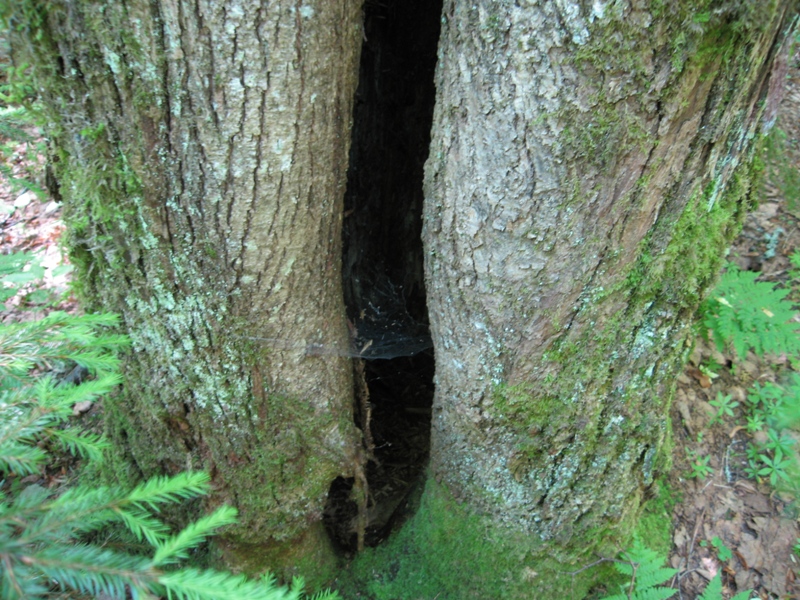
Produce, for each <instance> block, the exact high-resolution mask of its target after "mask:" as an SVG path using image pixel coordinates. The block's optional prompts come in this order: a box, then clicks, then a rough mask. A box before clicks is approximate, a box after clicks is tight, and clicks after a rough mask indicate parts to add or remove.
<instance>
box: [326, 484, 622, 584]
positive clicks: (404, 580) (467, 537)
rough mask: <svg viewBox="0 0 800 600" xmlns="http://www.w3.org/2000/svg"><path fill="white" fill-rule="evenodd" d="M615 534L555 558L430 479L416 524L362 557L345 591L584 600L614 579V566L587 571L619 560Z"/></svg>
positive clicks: (597, 536) (345, 577)
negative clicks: (600, 557) (599, 558)
mask: <svg viewBox="0 0 800 600" xmlns="http://www.w3.org/2000/svg"><path fill="white" fill-rule="evenodd" d="M609 533H612V532H610V531H608V530H607V531H602V532H601V531H593V532H592V533H590V534H589V535H588V536H586V537H585V538H583V539H574V540H572V541H571V542H570V545H569V548H565V549H564V550H563V551H560V552H556V553H552V546H551V545H549V546H547V550H546V551H544V553H543V548H544V546H543V545H542V544H541V543H537V541H536V539H535V538H534V537H531V536H529V535H524V534H521V533H520V532H519V531H518V530H516V529H510V528H507V527H503V526H500V525H497V524H496V523H495V522H493V521H492V520H491V519H490V518H488V517H484V516H481V515H478V514H475V513H472V512H470V510H469V509H468V508H467V507H466V505H464V504H460V503H458V502H457V501H456V500H455V499H453V497H452V496H451V495H450V494H449V493H448V491H447V490H446V489H445V488H444V487H443V486H441V485H439V484H437V483H436V482H435V481H431V480H429V481H428V483H427V485H426V488H425V491H424V493H423V496H422V500H421V505H420V507H419V509H418V510H417V512H416V514H415V515H414V517H413V518H412V519H411V521H409V522H408V523H407V524H406V526H405V527H404V528H403V529H402V530H401V531H400V532H398V533H396V534H394V535H393V536H392V537H391V538H390V539H389V540H388V541H387V542H385V543H384V544H382V545H381V546H379V547H378V548H374V549H369V550H367V551H365V552H364V553H363V554H361V555H359V556H358V557H357V558H356V559H355V561H354V562H353V563H352V564H351V565H350V566H349V568H348V569H347V570H346V571H345V572H344V573H343V574H342V575H341V576H340V577H339V580H338V587H339V588H340V590H341V591H342V593H343V594H344V596H345V597H352V598H356V597H362V598H363V597H365V595H366V596H367V597H369V598H372V599H374V600H405V599H408V600H411V599H414V600H416V599H418V598H426V599H430V598H437V600H467V599H470V598H476V599H480V600H491V599H494V598H497V599H501V598H502V599H503V600H509V599H513V598H525V599H528V598H558V599H559V600H569V599H580V598H583V597H584V596H585V594H586V591H587V590H588V589H589V588H591V587H592V585H594V584H596V583H597V582H600V581H604V580H606V579H607V578H608V577H609V573H610V569H609V568H608V566H607V565H606V566H600V567H596V568H589V569H583V568H584V567H586V566H588V565H589V564H590V563H593V562H595V560H596V554H595V552H600V553H602V554H604V555H607V556H609V557H612V556H613V555H615V554H616V551H615V549H614V548H615V541H617V542H618V541H619V540H618V539H617V540H615V538H614V536H613V535H611V536H609V535H608V534H609ZM600 540H606V541H605V542H603V543H602V544H601V542H600ZM609 540H611V541H609ZM565 557H569V558H565ZM582 569H583V570H582Z"/></svg>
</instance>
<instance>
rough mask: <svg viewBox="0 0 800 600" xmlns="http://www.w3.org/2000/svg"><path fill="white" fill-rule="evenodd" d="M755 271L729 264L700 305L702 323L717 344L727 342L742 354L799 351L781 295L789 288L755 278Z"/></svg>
mask: <svg viewBox="0 0 800 600" xmlns="http://www.w3.org/2000/svg"><path fill="white" fill-rule="evenodd" d="M758 276H759V274H758V273H753V272H750V271H742V270H740V269H739V268H738V267H736V265H734V264H732V263H731V264H729V265H728V270H727V271H726V272H725V273H724V274H723V275H722V279H721V280H720V282H719V284H718V285H717V287H716V288H715V289H714V291H713V292H712V294H711V296H710V297H709V298H708V300H706V302H705V303H704V304H703V307H702V309H701V314H702V315H703V325H704V326H705V327H706V329H707V330H708V331H709V332H711V334H712V336H713V339H714V342H715V343H716V345H717V348H718V349H720V350H723V349H724V348H725V346H726V345H727V344H730V345H731V346H733V348H734V350H735V351H736V354H737V355H738V356H739V357H740V358H743V357H744V356H745V355H746V354H747V351H748V350H752V351H753V352H754V353H755V354H757V355H758V356H762V355H764V354H765V353H770V354H782V353H786V354H797V353H798V352H800V335H798V330H799V329H800V325H798V324H797V323H795V322H792V319H793V317H794V316H795V312H796V311H795V310H794V307H793V306H792V304H791V303H790V302H788V301H787V300H786V299H785V298H786V296H787V295H788V294H789V290H785V289H776V288H775V286H773V285H772V284H770V283H765V282H760V281H756V278H757V277H758Z"/></svg>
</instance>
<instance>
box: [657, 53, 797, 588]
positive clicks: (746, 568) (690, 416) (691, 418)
mask: <svg viewBox="0 0 800 600" xmlns="http://www.w3.org/2000/svg"><path fill="white" fill-rule="evenodd" d="M776 128H777V131H774V132H773V135H772V139H773V142H774V144H775V145H774V146H773V150H772V152H770V153H768V156H766V157H765V160H766V161H767V171H768V177H767V182H766V184H765V186H764V190H763V196H762V199H761V201H760V204H759V206H758V208H757V209H756V210H755V211H754V212H752V213H751V214H749V215H748V216H747V219H746V222H745V225H744V228H743V230H742V232H741V234H740V236H739V237H738V238H737V240H736V241H735V243H734V244H733V246H732V248H731V252H730V255H729V257H728V258H729V260H731V261H732V262H734V263H736V264H737V265H738V267H739V268H741V269H742V270H746V271H756V272H760V273H761V275H760V277H759V281H767V282H771V283H775V284H776V285H778V286H780V287H785V288H793V287H794V292H795V293H796V292H797V289H796V288H797V286H798V284H800V282H798V281H794V282H793V281H791V278H790V273H791V270H792V266H791V264H790V259H789V257H790V256H791V255H792V254H793V253H794V252H798V251H800V227H799V225H800V187H799V186H798V183H799V182H800V54H799V55H797V56H796V57H795V60H794V61H793V64H792V65H790V71H789V76H788V79H787V88H786V92H785V96H784V99H783V102H782V104H781V108H780V113H779V117H778V122H777V124H776ZM782 134H783V135H782ZM776 146H777V147H776ZM794 299H795V300H796V299H797V298H796V297H795V298H794ZM796 319H797V320H800V319H798V318H797V317H796ZM794 366H795V367H796V366H797V365H796V364H795V365H794ZM790 372H791V365H790V364H789V361H788V360H787V357H786V356H780V357H765V358H758V357H756V356H755V355H753V353H752V352H750V353H748V355H747V356H746V357H745V358H744V359H739V358H738V357H737V356H736V355H735V353H734V352H733V351H729V352H719V351H718V349H717V348H716V346H715V344H714V343H713V342H708V341H706V340H704V339H702V338H698V339H697V340H696V345H695V349H694V353H693V355H692V358H691V360H690V362H689V364H688V365H687V367H686V370H685V372H684V374H683V375H681V377H680V379H679V382H678V391H677V394H676V397H675V401H674V402H673V408H672V415H671V416H672V426H673V436H674V442H675V451H674V467H673V470H672V473H671V475H670V478H669V485H668V486H667V488H668V489H667V490H666V492H665V493H668V494H671V496H672V500H673V502H674V503H675V505H674V508H673V511H672V525H673V536H672V550H671V552H670V557H669V562H670V564H671V566H672V567H674V568H676V569H679V570H680V574H679V575H678V576H677V577H676V580H675V581H674V582H673V584H674V585H675V586H676V587H678V588H679V589H680V598H682V599H691V598H696V597H697V596H699V595H700V593H701V592H702V590H703V589H704V588H705V586H706V585H707V583H708V580H709V579H710V578H711V577H712V576H713V575H714V574H715V573H716V572H717V571H719V570H722V572H723V582H724V584H725V589H726V591H727V592H730V593H732V592H733V591H734V590H739V591H742V590H747V589H751V590H754V592H755V594H754V597H755V595H756V594H757V595H758V597H760V598H762V599H765V600H766V599H767V598H781V599H783V598H800V580H798V576H800V552H799V551H800V545H798V536H800V528H799V527H798V510H799V509H800V507H798V506H797V505H796V504H795V503H792V502H790V500H791V498H790V497H788V495H786V494H785V493H781V492H779V491H776V490H775V488H773V487H772V486H771V484H770V482H769V481H768V477H761V478H755V479H754V478H752V477H748V475H747V473H746V469H747V467H748V462H749V460H748V457H747V447H748V444H751V443H752V442H754V441H756V442H760V443H762V444H763V443H764V442H765V441H767V440H765V439H759V438H764V436H766V435H767V434H766V433H765V432H764V431H759V432H754V433H750V432H748V429H747V427H746V416H745V415H746V412H747V410H748V407H750V406H751V403H750V402H748V396H752V395H753V391H754V390H755V389H758V388H757V387H754V386H764V385H766V384H768V383H776V384H778V385H780V384H781V383H785V381H786V379H787V377H788V376H789V375H790ZM712 374H716V377H713V375H712ZM710 375H712V376H710ZM728 395H730V403H731V407H732V413H733V414H732V415H725V416H723V417H722V419H719V418H716V415H717V413H718V412H719V411H718V408H717V407H715V406H712V404H711V402H712V401H717V399H718V398H720V397H723V398H724V397H727V396H728ZM733 402H737V403H738V406H735V407H734V406H733V404H732V403H733ZM792 437H793V438H794V439H795V441H797V439H799V438H798V436H797V435H793V436H792ZM706 465H707V467H708V468H709V469H705V466H706ZM704 471H706V472H707V475H706V476H705V477H700V476H699V475H700V474H701V473H702V472H704ZM693 475H694V476H693ZM779 487H780V486H779ZM726 597H729V596H728V595H727V594H726Z"/></svg>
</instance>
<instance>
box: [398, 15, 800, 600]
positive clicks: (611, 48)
mask: <svg viewBox="0 0 800 600" xmlns="http://www.w3.org/2000/svg"><path fill="white" fill-rule="evenodd" d="M794 7H795V5H794V3H793V2H789V1H774V2H769V3H761V4H758V5H756V4H755V3H740V2H721V3H713V4H709V6H698V5H697V3H695V2H683V3H658V4H657V3H652V2H621V3H610V2H609V3H606V2H594V3H585V2H577V1H568V0H564V1H558V2H511V1H507V2H497V1H489V0H484V1H482V0H478V1H476V2H459V1H455V0H450V1H446V2H445V6H444V14H443V25H442V35H441V38H440V50H439V64H438V67H437V75H436V85H437V104H436V109H435V113H434V125H433V139H432V143H431V149H430V155H429V159H428V163H427V165H426V181H425V194H426V199H425V210H424V219H425V221H424V223H425V224H424V230H423V242H424V244H425V248H426V265H425V266H426V278H427V293H428V306H429V310H430V320H431V329H432V335H433V339H434V344H435V351H436V396H435V400H434V414H433V431H432V448H431V467H430V474H431V477H432V481H430V482H429V484H428V487H427V488H426V491H425V494H424V496H423V499H422V510H421V511H420V512H419V513H418V514H417V516H416V518H415V521H414V522H413V523H412V525H411V527H412V530H413V529H414V528H415V531H416V533H415V534H410V533H408V532H406V533H405V534H404V535H403V537H402V539H403V540H405V541H404V542H403V544H405V546H404V547H405V548H406V549H407V548H409V547H413V546H415V545H416V547H417V548H420V549H423V548H424V550H425V559H424V561H426V563H427V568H429V569H430V573H431V575H430V577H431V578H434V579H436V580H437V581H438V582H439V584H440V587H439V589H442V590H445V591H443V592H442V593H443V594H444V595H443V596H441V597H445V595H446V594H447V593H450V594H452V597H454V598H455V597H457V598H466V597H480V598H488V597H503V598H509V597H519V598H529V597H532V595H533V596H535V597H542V598H545V597H551V598H552V597H557V598H566V597H576V598H580V597H582V593H583V591H585V589H586V586H587V585H588V584H589V577H588V575H590V574H591V573H592V571H585V572H583V574H581V575H580V576H576V577H573V576H571V575H568V574H567V572H570V571H577V570H578V569H579V568H580V567H583V566H585V565H587V564H589V563H591V562H593V561H594V560H595V558H596V554H595V553H596V552H605V553H606V555H608V556H611V555H613V554H615V553H616V550H617V549H618V548H619V546H615V545H614V544H613V542H614V541H618V542H619V541H621V543H623V544H624V543H626V538H627V536H628V535H629V534H630V531H631V528H632V526H633V524H634V522H635V519H636V516H637V515H638V513H639V509H640V506H641V504H642V500H643V497H644V495H645V493H646V491H647V490H648V488H649V487H650V486H652V484H653V482H654V479H655V478H656V477H657V476H658V474H659V472H663V471H664V469H665V468H666V467H667V464H668V460H669V456H668V454H669V453H668V451H667V452H665V451H664V450H665V444H666V442H667V441H668V437H669V431H668V424H667V409H668V407H669V403H670V400H671V396H672V393H673V388H674V384H673V382H674V380H675V376H676V373H677V370H678V369H679V368H680V365H681V364H682V361H683V359H684V358H685V356H686V354H687V351H688V345H687V343H688V339H689V333H690V332H691V325H692V318H693V315H694V312H695V310H696V308H697V305H698V303H699V301H700V300H701V299H702V297H703V294H704V293H705V291H706V290H707V288H708V287H709V285H710V284H711V283H712V282H713V280H714V277H715V275H716V273H717V272H718V271H719V269H720V267H721V265H722V257H723V254H724V251H725V249H726V247H727V246H728V244H729V242H730V240H731V238H732V237H733V235H734V234H735V233H736V231H737V229H738V227H739V223H740V221H741V218H742V216H743V215H744V213H745V212H746V210H747V209H748V207H749V206H750V203H751V194H752V191H753V183H752V182H753V174H754V170H755V169H754V166H753V164H752V157H753V149H754V142H755V141H756V140H757V139H758V138H759V136H760V135H761V133H762V115H763V113H764V111H765V110H766V109H770V107H773V106H774V104H776V102H775V98H774V96H770V91H771V90H772V91H773V92H774V90H775V89H776V88H777V87H779V86H780V79H781V77H782V76H783V74H782V73H781V72H780V71H779V70H778V71H775V70H773V67H772V65H773V62H774V59H775V57H776V55H778V53H779V52H781V48H782V44H783V42H784V41H785V37H786V32H787V28H788V26H789V23H790V22H791V20H792V17H793V15H792V14H791V11H792V10H794ZM776 82H777V85H776ZM667 447H668V445H667ZM409 540H410V541H409ZM409 560H411V559H409ZM421 560H423V559H421ZM411 568H412V567H409V569H411ZM414 568H419V565H415V567H414ZM397 571H398V570H397V569H395V573H397ZM407 572H408V573H410V572H411V571H407ZM402 577H403V575H402V569H400V574H399V575H397V579H396V581H399V580H400V579H402ZM411 579H413V580H419V579H420V577H416V576H415V577H413V578H411ZM531 594H532V595H531ZM407 597H412V595H411V594H409V596H407Z"/></svg>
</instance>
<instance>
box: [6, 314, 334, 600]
mask: <svg viewBox="0 0 800 600" xmlns="http://www.w3.org/2000/svg"><path fill="white" fill-rule="evenodd" d="M116 323H117V319H116V317H114V316H110V315H84V316H73V315H68V314H66V313H63V312H55V313H52V314H50V315H48V316H47V317H45V318H44V319H41V320H38V321H31V322H23V323H12V324H4V325H0V477H2V478H3V480H2V481H1V482H0V598H3V599H4V600H15V599H20V600H21V599H26V600H27V599H39V598H42V599H43V598H47V597H52V595H53V593H54V592H56V591H62V592H75V593H78V594H82V595H89V596H91V597H97V596H98V595H101V594H105V597H106V598H112V599H119V600H125V599H127V598H134V599H139V598H159V597H161V598H170V599H173V598H174V599H187V600H205V599H208V600H211V599H226V598H227V599H231V600H251V599H252V600H298V599H299V598H301V597H303V581H302V580H301V579H299V578H298V579H296V580H295V581H294V582H293V583H292V585H291V587H290V588H286V587H282V586H279V585H277V583H276V581H275V579H274V578H273V577H271V576H266V577H264V578H262V579H260V580H253V579H248V578H246V577H244V576H241V575H233V574H231V573H226V572H220V571H213V570H201V569H197V568H193V567H187V566H181V565H182V564H183V563H184V562H185V560H186V559H187V558H189V557H190V554H191V553H192V552H193V551H194V550H195V549H197V548H198V546H200V545H201V544H203V543H204V541H205V540H206V539H207V538H208V536H210V535H211V534H213V533H214V532H215V531H216V530H217V529H218V528H220V527H223V526H225V525H228V524H231V523H234V522H235V520H236V510H235V509H233V508H231V507H227V506H222V507H219V508H218V509H217V510H215V511H214V512H212V513H211V514H209V515H206V516H204V517H202V518H200V519H198V520H197V521H195V522H193V523H191V524H189V525H188V526H187V527H185V528H184V529H182V530H181V531H178V532H173V531H172V530H171V528H170V527H169V526H168V525H167V524H166V522H165V521H164V520H163V518H161V517H160V510H161V509H162V507H164V506H165V505H168V504H171V503H175V502H180V501H184V500H188V499H191V498H196V497H198V496H201V495H203V494H205V493H206V492H207V491H208V489H209V478H208V475H206V474H205V473H181V474H179V475H176V476H174V477H157V478H154V479H150V480H149V481H146V482H144V483H142V484H140V485H138V486H137V487H135V488H134V489H133V490H125V489H122V488H119V487H113V486H111V487H99V486H86V485H78V486H73V487H69V486H67V487H65V488H61V487H58V486H53V485H47V484H46V482H47V481H48V478H46V477H44V474H45V470H46V468H47V466H48V464H50V463H51V462H52V461H53V460H54V452H63V451H66V452H67V453H69V454H72V455H76V456H77V457H79V458H82V459H87V460H92V461H99V460H102V456H103V450H104V449H105V446H106V442H105V441H104V440H103V439H102V437H101V436H99V435H97V434H94V433H91V432H86V431H83V430H81V429H80V427H78V426H76V425H75V424H71V423H70V420H71V416H72V414H73V407H74V406H75V405H76V404H79V403H85V402H91V401H94V400H96V399H98V398H100V397H101V396H103V395H105V394H107V393H109V392H110V391H111V390H112V389H113V388H114V387H115V386H117V385H119V383H120V378H119V375H118V373H117V367H118V359H117V358H116V352H117V351H118V350H119V349H120V348H123V347H124V346H126V345H127V343H128V341H127V338H125V337H123V336H120V335H116V334H114V333H112V331H113V330H112V328H113V326H115V325H116ZM74 365H77V366H78V367H80V368H82V369H84V370H85V372H88V374H89V377H88V378H87V379H86V380H84V381H82V382H78V383H77V384H76V383H74V382H67V381H66V380H65V379H64V378H61V379H60V378H59V377H57V376H56V375H55V374H56V373H63V372H66V371H67V370H69V367H71V366H74ZM37 476H39V477H37ZM23 480H24V481H23ZM49 481H51V482H52V481H55V480H54V479H53V478H49ZM109 525H118V526H123V527H125V528H127V530H129V531H130V532H131V534H132V535H133V536H135V538H136V539H137V540H139V542H142V543H143V544H146V545H147V547H150V548H151V549H152V550H151V551H149V552H146V553H141V552H139V553H134V552H133V551H130V550H125V549H124V548H123V549H122V550H118V549H111V548H109V547H104V546H103V545H101V544H99V543H96V542H93V539H94V538H93V537H92V536H93V534H96V533H97V532H98V531H100V530H102V529H104V528H107V527H108V526H109ZM336 597H337V596H336V594H335V593H330V592H323V593H320V594H318V595H317V596H316V598H317V599H318V600H321V599H323V598H328V599H330V598H336Z"/></svg>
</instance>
